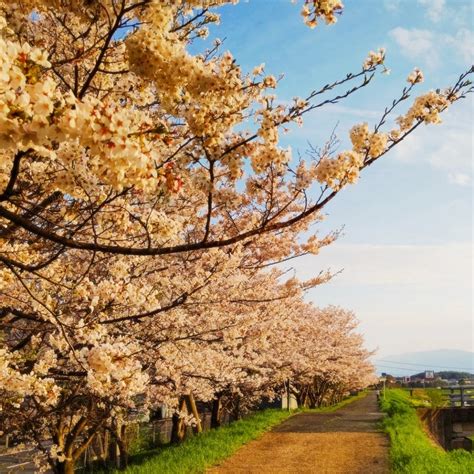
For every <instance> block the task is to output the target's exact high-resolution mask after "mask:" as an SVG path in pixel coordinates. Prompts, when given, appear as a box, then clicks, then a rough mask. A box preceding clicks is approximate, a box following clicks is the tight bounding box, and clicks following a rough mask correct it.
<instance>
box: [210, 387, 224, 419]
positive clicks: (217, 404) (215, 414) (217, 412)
mask: <svg viewBox="0 0 474 474" xmlns="http://www.w3.org/2000/svg"><path fill="white" fill-rule="evenodd" d="M221 398H222V395H221V394H220V393H218V394H217V395H216V398H214V400H213V401H212V412H211V428H219V426H221Z"/></svg>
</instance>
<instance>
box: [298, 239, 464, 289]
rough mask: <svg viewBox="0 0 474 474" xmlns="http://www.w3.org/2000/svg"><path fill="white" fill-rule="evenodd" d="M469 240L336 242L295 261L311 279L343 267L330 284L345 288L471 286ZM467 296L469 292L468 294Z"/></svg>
mask: <svg viewBox="0 0 474 474" xmlns="http://www.w3.org/2000/svg"><path fill="white" fill-rule="evenodd" d="M472 253H473V246H472V244H470V243H452V244H443V245H373V244H342V243H339V242H336V243H334V244H333V245H331V246H329V247H328V248H327V249H325V250H324V251H322V252H321V254H320V255H318V256H317V257H304V258H302V259H300V260H297V261H296V262H295V265H293V266H294V267H295V270H296V274H297V275H299V276H301V277H302V278H309V277H310V276H311V275H313V274H314V273H315V265H316V264H317V268H318V269H322V268H329V267H330V268H332V269H333V270H339V269H342V268H343V269H344V271H343V272H342V273H341V274H340V275H338V276H337V277H335V278H334V279H333V281H332V282H331V283H330V285H334V286H335V287H339V288H340V289H341V291H344V288H346V289H347V288H348V287H351V288H358V287H367V286H370V287H379V288H381V287H385V288H390V287H391V286H402V287H405V288H410V291H416V290H417V289H418V290H421V289H429V290H431V291H434V290H439V289H444V290H447V289H448V288H451V287H455V288H465V289H466V290H468V289H470V288H471V287H472V281H471V280H472V275H471V268H470V263H469V262H470V260H471V259H472ZM467 296H468V295H467V294H466V297H467Z"/></svg>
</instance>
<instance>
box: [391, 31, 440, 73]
mask: <svg viewBox="0 0 474 474" xmlns="http://www.w3.org/2000/svg"><path fill="white" fill-rule="evenodd" d="M388 34H389V36H390V37H391V38H392V39H393V40H395V42H396V43H397V44H398V46H399V47H400V51H401V53H402V54H403V55H404V56H406V57H407V58H409V59H411V60H420V59H421V60H423V61H424V62H425V63H426V64H427V65H428V66H430V67H431V68H435V67H437V66H438V64H439V56H438V53H437V51H436V49H437V48H435V47H434V46H435V44H434V39H435V38H434V34H433V32H432V31H429V30H420V29H417V28H413V29H407V28H402V27H401V26H398V27H397V28H394V29H393V30H390V31H389V33H388Z"/></svg>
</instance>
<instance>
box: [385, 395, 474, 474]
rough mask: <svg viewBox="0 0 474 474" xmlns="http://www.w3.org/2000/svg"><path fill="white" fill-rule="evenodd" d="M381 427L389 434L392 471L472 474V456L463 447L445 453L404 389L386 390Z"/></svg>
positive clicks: (399, 472) (419, 473)
mask: <svg viewBox="0 0 474 474" xmlns="http://www.w3.org/2000/svg"><path fill="white" fill-rule="evenodd" d="M381 405H382V410H383V411H385V412H386V413H387V415H388V416H387V417H386V418H385V419H384V421H383V427H384V430H385V432H386V433H388V435H389V436H390V441H391V447H390V461H391V465H392V472H393V473H395V474H472V473H474V455H473V454H471V453H469V452H467V451H464V450H454V451H449V452H446V451H444V450H443V449H442V448H441V447H439V446H437V445H435V443H434V442H433V441H432V440H430V438H429V437H428V435H427V434H426V433H425V431H424V430H423V427H422V424H421V421H420V420H419V419H418V416H417V414H416V410H415V408H414V406H413V405H412V403H411V402H410V399H409V394H408V393H406V392H404V391H403V390H397V389H394V390H387V393H386V398H385V400H382V402H381Z"/></svg>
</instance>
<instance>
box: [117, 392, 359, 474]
mask: <svg viewBox="0 0 474 474" xmlns="http://www.w3.org/2000/svg"><path fill="white" fill-rule="evenodd" d="M365 395H367V393H366V392H361V393H360V394H358V395H355V396H353V397H349V398H347V399H345V400H343V401H342V402H340V403H338V404H337V405H333V406H330V407H323V408H316V409H313V410H308V409H304V410H293V411H291V412H288V411H285V410H276V409H267V410H262V411H259V412H256V413H254V414H252V415H249V416H248V417H246V418H244V419H242V420H239V421H236V422H234V423H231V424H230V425H228V426H224V427H222V428H219V429H216V430H210V431H206V432H204V433H202V434H200V435H197V436H193V437H191V438H189V439H188V440H186V441H185V442H184V443H183V444H180V445H178V446H173V445H169V446H165V447H162V448H157V449H153V450H151V451H145V452H143V453H140V454H137V455H135V456H134V457H133V458H132V459H131V460H130V466H129V467H128V468H127V469H126V470H125V471H120V472H122V473H123V472H125V473H126V474H152V473H153V474H156V473H163V474H165V473H166V474H195V473H203V472H204V471H205V470H206V469H207V468H209V467H211V466H214V465H215V464H217V463H219V462H220V461H223V460H224V459H226V458H228V457H230V456H231V455H232V454H233V453H234V452H235V451H237V449H238V448H240V447H241V446H243V445H244V444H246V443H248V442H249V441H251V440H253V439H256V438H258V437H259V436H261V435H262V434H263V433H265V432H266V431H269V430H270V429H271V428H273V427H274V426H276V425H279V424H280V423H282V422H283V421H284V420H286V419H287V418H289V417H290V416H292V415H294V414H295V413H298V412H301V411H304V412H308V411H310V412H316V413H318V412H320V413H329V412H332V411H335V410H337V409H339V408H341V407H343V406H345V405H347V404H349V403H352V402H353V401H355V400H359V399H360V398H362V397H364V396H365ZM116 472H119V471H116Z"/></svg>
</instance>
